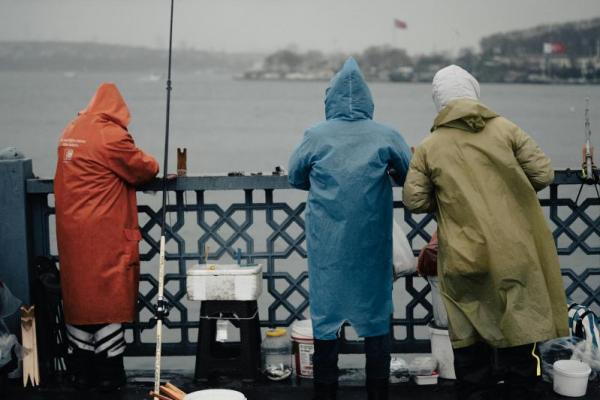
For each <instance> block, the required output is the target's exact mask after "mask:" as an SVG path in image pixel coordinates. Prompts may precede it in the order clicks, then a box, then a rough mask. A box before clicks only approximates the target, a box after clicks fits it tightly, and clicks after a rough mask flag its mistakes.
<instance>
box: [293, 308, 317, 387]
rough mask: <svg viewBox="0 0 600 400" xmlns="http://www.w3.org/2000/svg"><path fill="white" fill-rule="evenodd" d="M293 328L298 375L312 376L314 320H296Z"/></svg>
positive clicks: (303, 376)
mask: <svg viewBox="0 0 600 400" xmlns="http://www.w3.org/2000/svg"><path fill="white" fill-rule="evenodd" d="M291 330H292V352H293V353H294V361H295V369H296V375H298V377H300V378H312V377H313V362H312V360H313V354H314V353H315V342H314V340H313V330H312V321H311V320H310V319H305V320H300V321H296V322H294V323H293V324H292V327H291Z"/></svg>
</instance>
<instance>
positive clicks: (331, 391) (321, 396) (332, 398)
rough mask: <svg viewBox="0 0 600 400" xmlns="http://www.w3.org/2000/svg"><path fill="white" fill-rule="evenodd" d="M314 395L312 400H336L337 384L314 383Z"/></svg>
mask: <svg viewBox="0 0 600 400" xmlns="http://www.w3.org/2000/svg"><path fill="white" fill-rule="evenodd" d="M314 388H315V395H314V397H313V400H336V396H337V388H338V384H337V383H317V382H315V383H314Z"/></svg>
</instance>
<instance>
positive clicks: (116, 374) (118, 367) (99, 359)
mask: <svg viewBox="0 0 600 400" xmlns="http://www.w3.org/2000/svg"><path fill="white" fill-rule="evenodd" d="M95 364H96V374H97V379H98V382H97V389H98V390H99V391H101V392H110V391H113V390H116V389H118V388H120V387H121V386H124V385H125V384H126V383H127V375H126V374H125V367H124V366H123V355H119V356H116V357H110V358H106V356H105V354H102V355H96V357H95Z"/></svg>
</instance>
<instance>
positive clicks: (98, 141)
mask: <svg viewBox="0 0 600 400" xmlns="http://www.w3.org/2000/svg"><path fill="white" fill-rule="evenodd" d="M129 120H130V115H129V110H128V108H127V104H125V100H123V97H122V96H121V94H120V93H119V90H118V89H117V87H116V86H115V85H114V84H112V83H103V84H101V85H100V87H99V88H98V90H97V91H96V94H95V95H94V97H93V98H92V100H91V101H90V103H89V105H88V106H87V108H86V109H85V110H83V111H81V112H80V113H79V115H78V117H77V118H75V119H74V120H73V121H71V123H69V125H68V126H67V127H66V128H65V130H64V132H63V134H62V136H61V138H60V142H59V145H58V162H57V166H56V175H55V177H54V193H55V198H56V233H57V241H58V254H59V257H60V272H61V286H62V294H63V302H64V312H65V320H66V322H67V323H69V324H72V325H88V324H106V323H120V322H128V321H132V320H133V319H134V316H135V310H136V299H137V294H138V283H139V273H140V271H139V269H140V262H139V250H138V241H139V240H141V234H140V231H139V228H138V215H137V205H136V192H135V187H134V186H135V185H139V184H142V183H144V182H147V181H149V180H151V179H152V178H153V177H154V176H156V174H157V173H158V169H159V166H158V163H157V162H156V160H155V159H154V158H153V157H152V156H150V155H148V154H146V153H144V152H143V151H142V150H140V149H138V148H137V147H136V146H135V144H134V142H133V138H132V137H131V135H130V134H129V133H128V132H127V125H128V124H129Z"/></svg>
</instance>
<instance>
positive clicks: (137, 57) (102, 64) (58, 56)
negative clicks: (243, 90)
mask: <svg viewBox="0 0 600 400" xmlns="http://www.w3.org/2000/svg"><path fill="white" fill-rule="evenodd" d="M167 55H168V53H167V50H157V49H149V48H142V47H131V46H119V45H109V44H98V43H68V42H0V70H15V69H17V70H60V71H94V70H102V71H106V70H119V71H127V70H135V71H145V70H148V71H156V70H157V69H163V68H166V66H167ZM173 57H174V58H173V67H174V68H177V69H184V70H202V69H215V70H223V71H227V72H237V71H242V70H244V69H247V68H249V67H251V66H252V65H253V63H255V62H256V61H257V60H260V59H261V58H262V56H260V55H256V54H228V53H222V52H208V51H197V50H175V51H174V54H173Z"/></svg>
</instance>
